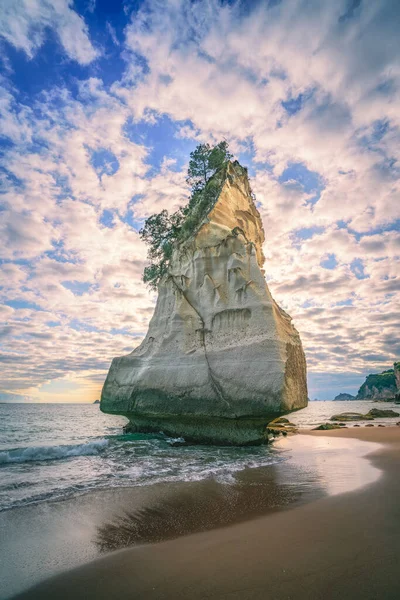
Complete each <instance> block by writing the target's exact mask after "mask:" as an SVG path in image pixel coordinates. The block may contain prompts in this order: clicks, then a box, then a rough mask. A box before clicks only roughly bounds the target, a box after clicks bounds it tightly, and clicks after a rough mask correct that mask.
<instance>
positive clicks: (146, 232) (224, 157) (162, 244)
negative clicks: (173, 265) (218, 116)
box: [139, 141, 232, 289]
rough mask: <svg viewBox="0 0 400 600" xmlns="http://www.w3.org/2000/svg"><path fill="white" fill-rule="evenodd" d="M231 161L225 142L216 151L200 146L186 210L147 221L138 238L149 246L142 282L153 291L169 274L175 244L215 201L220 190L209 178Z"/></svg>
mask: <svg viewBox="0 0 400 600" xmlns="http://www.w3.org/2000/svg"><path fill="white" fill-rule="evenodd" d="M231 158H232V154H231V153H230V152H229V150H228V144H227V142H225V141H224V142H220V143H219V144H218V145H217V146H215V147H214V148H211V147H210V145H209V144H200V145H199V146H197V148H196V149H195V150H193V152H191V153H190V161H189V168H188V177H187V182H188V183H189V184H190V185H191V187H192V194H191V196H190V199H189V202H188V204H187V206H185V207H184V208H182V207H181V208H179V209H178V210H177V211H176V212H174V213H173V214H171V215H169V214H168V211H167V210H165V209H164V210H162V211H161V212H160V213H158V214H156V215H151V216H150V217H149V218H148V219H146V221H145V224H144V227H143V229H141V230H140V231H139V235H140V237H141V238H142V240H144V241H145V242H146V244H147V245H148V246H149V249H148V253H147V257H148V258H149V259H150V261H151V264H150V265H149V266H148V267H145V269H144V273H143V281H144V282H145V283H148V284H149V285H150V287H151V288H153V289H157V285H158V282H159V281H160V279H161V278H162V277H163V276H164V275H165V274H166V273H167V272H168V266H169V261H170V260H171V257H172V251H173V244H174V242H176V241H177V240H178V239H182V238H185V237H187V236H188V235H190V234H191V233H192V232H193V231H194V229H195V228H196V226H197V225H198V224H199V223H200V222H201V219H202V218H203V216H204V214H205V212H206V211H207V210H208V209H209V207H210V206H211V205H212V203H213V202H214V201H215V198H216V197H217V196H218V190H219V186H218V183H217V182H215V180H213V181H210V178H211V177H212V176H213V175H214V174H215V173H216V172H217V171H218V170H219V169H221V167H223V165H224V164H225V163H226V162H227V161H228V160H230V159H231Z"/></svg>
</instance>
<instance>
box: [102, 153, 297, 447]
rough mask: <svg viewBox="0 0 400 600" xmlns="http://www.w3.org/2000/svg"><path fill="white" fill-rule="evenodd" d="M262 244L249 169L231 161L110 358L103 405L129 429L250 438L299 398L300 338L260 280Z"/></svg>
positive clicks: (259, 438) (212, 438) (216, 439)
mask: <svg viewBox="0 0 400 600" xmlns="http://www.w3.org/2000/svg"><path fill="white" fill-rule="evenodd" d="M263 243H264V230H263V227H262V222H261V218H260V214H259V212H258V210H257V209H256V207H255V204H254V200H253V197H252V193H251V189H250V185H249V181H248V177H247V171H246V169H243V168H242V167H241V166H240V165H239V163H237V162H235V163H229V164H228V166H227V168H226V170H225V176H224V181H223V183H222V187H221V191H220V193H219V196H218V198H217V200H216V202H215V204H214V206H213V207H212V209H211V210H210V212H209V213H208V215H207V216H206V217H205V218H204V219H203V221H202V222H201V223H200V225H199V227H198V228H197V229H196V231H195V232H194V233H193V235H192V236H191V237H190V238H189V239H187V240H186V241H185V242H183V243H181V244H179V245H178V244H177V246H176V248H175V250H174V253H173V256H172V260H171V264H170V268H169V273H168V274H167V276H166V277H164V279H163V280H162V281H161V282H160V284H159V287H158V299H157V304H156V307H155V311H154V315H153V317H152V319H151V321H150V325H149V329H148V332H147V335H146V337H145V339H144V340H143V342H142V343H141V344H140V346H139V347H137V348H135V349H134V350H133V352H131V354H128V355H127V356H121V357H118V358H114V360H113V361H112V364H111V368H110V371H109V373H108V376H107V379H106V382H105V384H104V387H103V391H102V396H101V410H102V411H103V412H106V413H113V414H122V415H125V416H126V417H128V419H129V420H130V422H131V428H133V430H136V431H141V432H158V431H163V432H164V433H166V434H167V435H171V436H182V437H184V438H185V439H186V440H190V441H194V442H200V443H221V444H226V443H227V444H254V443H261V442H263V441H265V439H266V436H265V427H266V425H267V423H269V422H270V421H271V420H272V419H273V418H275V417H278V416H279V415H282V414H286V413H289V412H291V411H293V410H296V409H299V408H303V407H304V406H306V405H307V383H306V361H305V357H304V352H303V349H302V345H301V341H300V337H299V334H298V332H297V331H296V329H295V328H294V326H293V325H292V323H291V318H290V316H289V315H288V314H287V313H286V312H285V311H284V310H282V309H281V308H280V307H279V306H278V305H277V303H276V302H275V301H274V299H273V298H272V296H271V293H270V291H269V289H268V286H267V284H266V281H265V277H264V271H263V265H264V255H263V250H262V245H263Z"/></svg>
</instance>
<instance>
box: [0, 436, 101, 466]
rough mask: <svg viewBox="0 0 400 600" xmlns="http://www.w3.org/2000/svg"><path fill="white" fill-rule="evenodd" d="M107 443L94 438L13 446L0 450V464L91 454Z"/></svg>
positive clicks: (97, 452) (98, 451)
mask: <svg viewBox="0 0 400 600" xmlns="http://www.w3.org/2000/svg"><path fill="white" fill-rule="evenodd" d="M107 445H108V440H104V439H101V440H96V441H94V442H88V443H86V444H76V445H65V446H33V447H28V448H15V449H13V450H4V451H3V452H0V465H1V464H3V465H4V464H9V463H24V462H37V461H42V460H59V459H61V458H70V457H72V456H92V455H94V454H99V453H100V452H101V451H102V450H104V448H105V447H106V446H107Z"/></svg>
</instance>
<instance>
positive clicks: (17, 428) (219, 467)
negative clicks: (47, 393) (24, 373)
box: [0, 401, 400, 600]
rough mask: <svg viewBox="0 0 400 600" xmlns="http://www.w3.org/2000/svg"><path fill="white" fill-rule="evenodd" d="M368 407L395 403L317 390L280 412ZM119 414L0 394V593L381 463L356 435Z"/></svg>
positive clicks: (372, 477)
mask: <svg viewBox="0 0 400 600" xmlns="http://www.w3.org/2000/svg"><path fill="white" fill-rule="evenodd" d="M374 407H377V408H392V409H393V410H396V409H397V410H398V411H399V412H400V407H399V406H396V405H395V404H393V403H384V404H383V403H374V402H365V401H363V402H357V401H351V402H339V401H336V402H329V401H327V402H320V401H318V402H310V403H309V405H308V407H307V408H305V409H302V410H299V411H297V412H294V413H291V414H290V417H289V418H290V420H291V421H292V422H294V423H295V424H296V425H298V427H299V428H300V429H309V428H312V427H315V426H317V425H319V424H320V423H324V422H326V421H328V420H329V418H330V417H331V416H332V415H333V414H336V413H340V412H344V411H355V412H360V413H365V412H368V410H370V409H371V408H374ZM399 419H400V417H396V418H394V419H377V420H375V421H374V426H377V425H378V424H380V423H381V424H384V425H393V424H394V423H396V422H397V420H399ZM126 423H127V419H126V418H124V417H119V416H112V415H104V414H103V413H102V412H101V411H100V409H99V405H96V404H0V571H1V575H0V600H9V599H10V598H12V597H13V596H14V595H15V594H17V593H19V592H21V591H23V590H25V589H28V588H29V587H31V586H33V585H35V584H37V583H38V582H40V581H43V580H44V579H46V578H48V577H50V576H53V575H55V574H57V573H60V572H63V571H64V572H65V571H67V570H69V569H73V568H74V567H78V566H80V565H82V564H85V563H87V562H90V561H93V560H97V559H98V558H100V557H101V556H102V555H104V553H105V552H112V551H114V550H119V549H122V548H124V547H127V546H131V545H137V544H139V545H140V544H143V543H152V542H157V541H162V540H164V539H171V538H173V537H178V536H180V535H187V534H190V533H195V532H197V531H204V530H206V529H210V528H213V527H221V526H226V525H229V524H232V523H236V522H240V521H242V520H243V519H248V518H255V517H257V516H260V515H265V514H267V512H268V511H276V510H284V509H285V507H287V506H288V505H291V506H295V505H296V503H299V502H309V501H312V499H313V498H315V499H316V498H320V497H322V496H324V495H334V494H341V493H344V492H351V491H353V490H355V489H357V488H359V487H360V486H364V485H369V484H371V483H372V482H374V481H377V479H379V477H380V475H381V473H380V471H379V469H377V468H376V467H375V466H374V465H373V464H372V462H371V461H370V460H368V459H367V456H368V454H369V453H371V452H373V451H374V450H375V449H376V448H377V447H378V446H377V445H376V444H371V443H366V442H361V441H359V440H356V439H351V438H350V439H349V438H345V437H329V436H307V435H295V436H287V437H286V438H279V439H277V440H276V441H274V443H272V444H270V445H268V446H255V447H222V446H218V447H213V446H201V445H197V446H194V445H187V446H185V445H176V442H177V441H181V440H179V439H176V438H171V437H168V436H165V435H164V434H163V433H162V432H159V433H157V434H151V435H150V434H147V435H146V434H124V433H123V426H124V425H125V424H126ZM360 425H362V426H365V422H364V423H360ZM351 426H353V424H351ZM343 456H345V457H346V460H343Z"/></svg>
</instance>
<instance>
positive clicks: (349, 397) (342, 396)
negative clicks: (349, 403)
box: [334, 393, 356, 400]
mask: <svg viewBox="0 0 400 600" xmlns="http://www.w3.org/2000/svg"><path fill="white" fill-rule="evenodd" d="M355 399H356V397H355V396H352V395H351V394H344V393H343V394H338V395H337V396H335V397H334V400H355Z"/></svg>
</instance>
